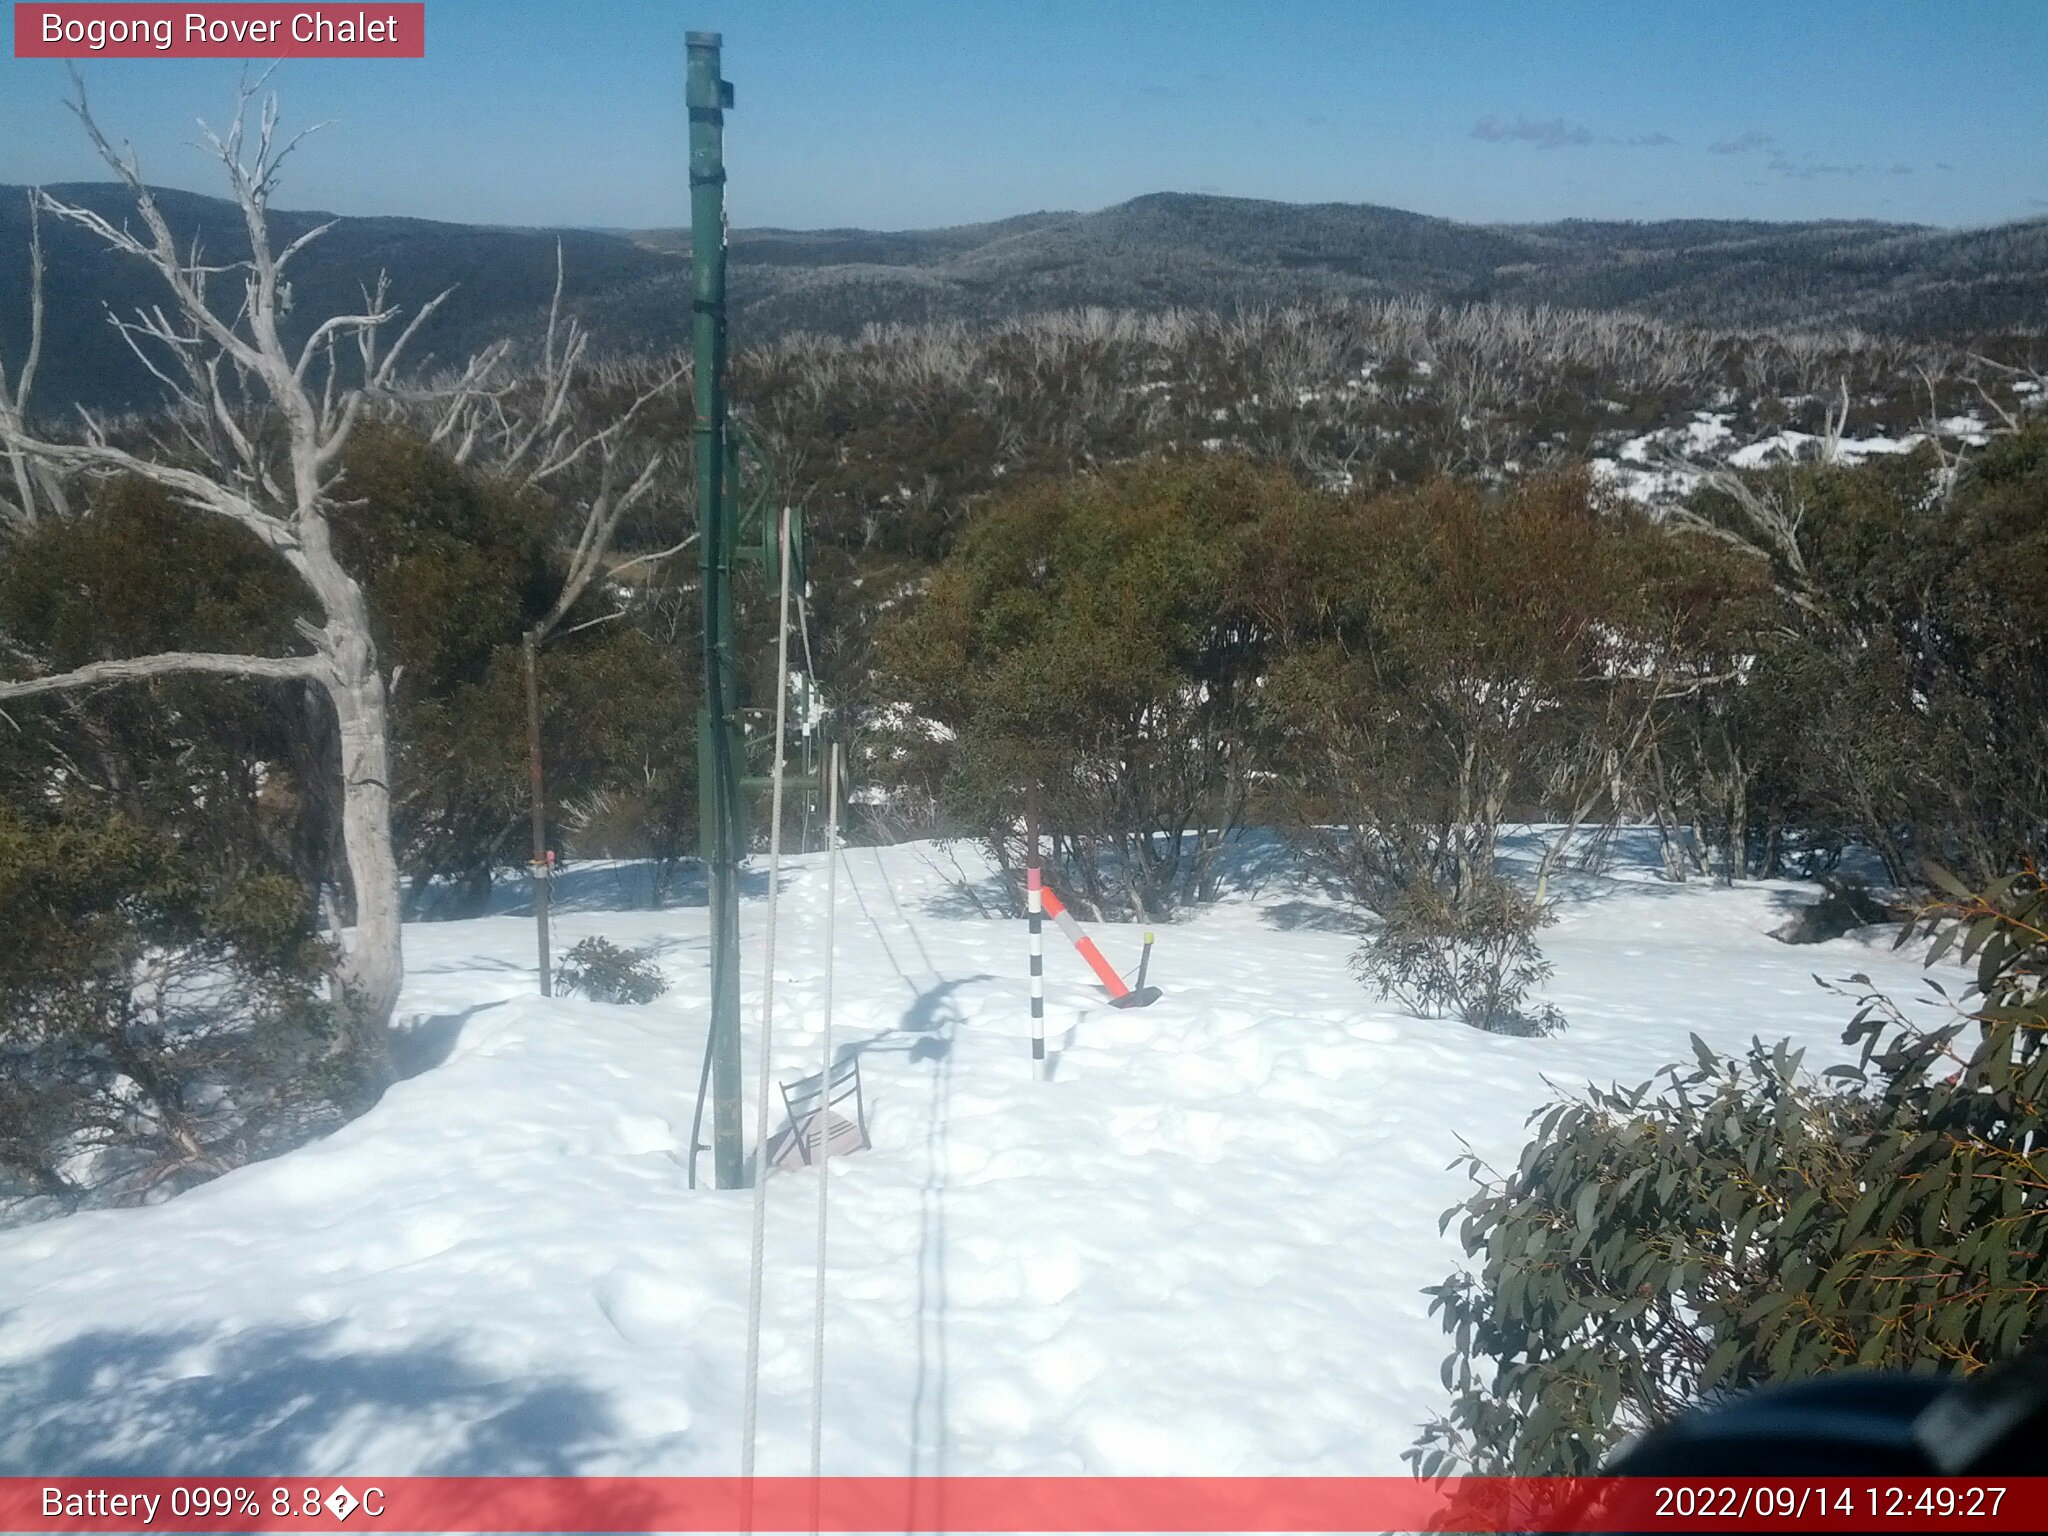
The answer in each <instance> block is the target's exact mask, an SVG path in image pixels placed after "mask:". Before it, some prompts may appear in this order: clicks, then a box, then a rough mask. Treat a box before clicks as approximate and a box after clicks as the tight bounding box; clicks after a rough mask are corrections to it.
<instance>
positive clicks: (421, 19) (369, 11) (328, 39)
mask: <svg viewBox="0 0 2048 1536" xmlns="http://www.w3.org/2000/svg"><path fill="white" fill-rule="evenodd" d="M426 55H427V8H426V6H425V5H424V4H419V3H414V4H394V5H386V4H380V3H376V0H372V3H370V4H362V3H357V4H354V5H219V4H212V5H206V4H202V5H120V4H111V5H110V4H96V5H78V4H63V5H20V4H17V5H16V6H15V7H14V56H15V57H16V58H17V59H286V58H304V59H423V58H425V57H426Z"/></svg>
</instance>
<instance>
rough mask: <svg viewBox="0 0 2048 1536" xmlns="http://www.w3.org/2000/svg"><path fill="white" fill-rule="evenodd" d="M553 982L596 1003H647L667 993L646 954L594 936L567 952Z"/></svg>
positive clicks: (642, 950) (663, 983) (658, 970)
mask: <svg viewBox="0 0 2048 1536" xmlns="http://www.w3.org/2000/svg"><path fill="white" fill-rule="evenodd" d="M556 980H557V981H558V982H560V984H561V988H562V990H563V991H564V992H580V993H582V994H583V995H584V996H585V997H587V998H589V999H590V1000H591V1001H592V1002H597V1003H651V1002H653V1001H654V1000H655V999H656V998H657V997H659V996H661V994H662V993H664V992H666V991H667V990H668V983H667V982H666V981H664V980H662V976H661V971H660V969H659V968H658V967H657V966H656V965H655V963H654V961H653V959H652V958H651V957H650V955H649V952H648V951H646V950H644V949H621V948H619V947H618V945H616V944H614V943H612V942H611V940H609V939H601V938H598V937H597V936H595V935H592V936H591V937H590V938H587V939H585V940H583V941H582V942H581V943H580V944H578V945H577V946H576V947H575V948H574V949H572V950H570V951H569V953H568V954H567V955H566V956H565V957H564V958H563V960H562V968H561V970H560V971H559V972H557V973H556Z"/></svg>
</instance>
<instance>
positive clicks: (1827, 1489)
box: [0, 1477, 2048, 1532]
mask: <svg viewBox="0 0 2048 1536" xmlns="http://www.w3.org/2000/svg"><path fill="white" fill-rule="evenodd" d="M0 1530H5V1531H11V1532H21V1531H122V1532H129V1531H132V1532H152V1531H223V1532H236V1531H353V1530H364V1531H391V1532H419V1531H561V1532H595V1531H622V1532H637V1531H650V1532H651V1531H689V1532H697V1531H777V1532H780V1531H813V1530H815V1531H834V1532H839V1531H846V1532H854V1531H861V1532H866V1531H931V1532H956V1531H957V1532H1011V1531H1018V1532H1022V1531H1044V1532H1079V1531H1106V1532H1123V1531H1192V1532H1220V1531H1243V1532H1267V1531H1276V1532H1277V1531H1287V1532H1296V1531H1361V1532H1364V1531H1475V1532H1495V1531H1542V1532H1566V1531H1586V1532H1615V1531H1674V1532H1679V1531H1728V1532H1749V1531H1873V1530H1883V1531H2041V1530H2048V1478H2042V1477H2021V1478H2005V1477H1974V1478H1947V1479H1928V1478H1875V1477H1865V1478H1849V1477H1779V1478H1727V1477H1719V1478H1585V1479H1577V1480H1567V1479H1552V1478H1484V1477H1475V1478H1449V1479H1445V1480H1442V1481H1439V1482H1421V1481H1418V1480H1416V1479H1413V1478H1406V1477H943V1478H915V1477H828V1478H824V1479H822V1480H820V1481H817V1482H813V1481H812V1480H811V1479H809V1478H802V1477H764V1478H757V1479H755V1480H753V1481H752V1482H747V1481H744V1480H742V1479H740V1478H736V1477H703V1478H692V1477H590V1478H574V1477H390V1478H378V1477H351V1478H331V1477H330V1478H183V1477H115V1478H85V1477H54V1478H44V1479H37V1478H26V1477H14V1478H0Z"/></svg>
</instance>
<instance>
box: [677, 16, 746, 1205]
mask: <svg viewBox="0 0 2048 1536" xmlns="http://www.w3.org/2000/svg"><path fill="white" fill-rule="evenodd" d="M687 41H688V49H689V91H688V100H689V106H690V280H691V296H690V309H691V317H690V321H691V323H690V333H691V343H692V350H693V355H694V366H695V386H696V449H697V527H698V541H697V542H698V549H699V551H700V556H701V559H702V561H703V588H702V591H703V601H704V704H703V707H702V708H701V709H699V711H698V713H697V787H698V794H697V806H698V818H699V821H700V826H699V829H698V831H699V840H700V846H701V848H702V851H703V856H704V868H705V873H706V876H707V882H708V885H709V894H710V907H711V913H710V915H711V1041H710V1052H709V1054H710V1062H711V1148H712V1161H713V1165H714V1167H715V1169H716V1172H717V1180H718V1187H719V1188H720V1189H737V1188H739V1187H740V1186H742V1185H743V1184H745V1183H746V1181H747V1157H746V1147H745V1143H744V1139H743V1137H742V1136H741V1132H740V945H739V861H740V853H741V850H742V848H743V847H744V839H743V833H742V830H741V824H740V743H739V720H738V717H737V711H738V708H739V675H738V666H737V659H736V657H735V656H734V654H733V623H732V571H733V544H734V532H735V526H734V525H735V522H736V518H735V512H736V508H735V507H734V506H733V505H732V504H731V501H730V498H729V496H728V490H729V487H728V486H727V484H726V479H725V472H726V462H727V460H726V441H725V427H726V410H725V109H726V108H728V107H730V106H731V105H732V86H731V85H729V84H728V83H727V82H726V81H725V79H724V78H723V77H722V75H721V73H720V57H719V55H720V49H721V38H720V36H719V34H718V33H716V32H692V33H690V34H689V35H688V39H687Z"/></svg>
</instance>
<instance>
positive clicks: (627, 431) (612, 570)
mask: <svg viewBox="0 0 2048 1536" xmlns="http://www.w3.org/2000/svg"><path fill="white" fill-rule="evenodd" d="M562 277H563V265H562V247H561V244H560V242H557V243H556V246H555V291H554V297H553V299H552V300H551V301H550V302H549V305H548V326H547V333H546V335H545V337H544V338H543V340H542V346H541V356H540V361H539V367H538V369H537V371H535V372H534V373H532V374H531V375H530V376H528V377H526V378H523V379H509V380H507V379H504V378H503V377H502V375H503V373H504V371H505V368H506V364H507V360H508V358H509V357H510V351H509V349H508V348H505V347H502V346H500V347H497V348H494V349H492V350H491V351H490V352H488V353H485V354H483V355H482V356H481V357H480V358H479V359H478V360H477V362H476V363H475V364H474V365H473V368H472V372H471V375H470V377H469V378H468V379H467V380H466V381H465V384H466V387H465V388H463V389H462V390H460V391H459V392H458V393H457V394H456V395H455V396H454V397H453V398H452V399H451V400H450V401H449V402H448V403H447V404H446V405H445V407H443V408H441V409H440V410H439V411H438V420H436V421H435V422H434V423H433V424H432V427H431V431H430V432H429V437H430V439H431V440H432V441H433V442H435V443H437V444H440V445H442V446H444V447H446V448H447V449H448V450H449V452H450V454H451V456H452V457H453V458H454V459H455V461H456V462H457V463H459V464H465V465H473V466H475V467H477V468H480V469H483V470H485V471H486V472H488V473H490V474H493V475H495V476H497V477H499V478H500V479H504V480H509V481H512V482H514V483H516V484H520V485H524V486H527V487H530V488H532V489H536V490H541V491H553V490H555V489H556V488H557V487H559V486H560V485H561V484H563V483H564V482H565V481H567V480H569V479H571V478H572V477H578V476H580V477H581V479H582V481H583V483H584V485H585V487H586V489H585V491H584V493H583V494H581V495H579V496H575V497H571V498H569V499H570V500H571V502H572V505H573V508H574V513H575V514H577V515H578V518H577V520H578V523H579V528H578V532H577V537H576V543H575V546H574V547H573V548H572V549H571V551H570V554H569V566H568V569H567V571H566V572H565V573H564V575H563V581H562V586H561V590H560V591H559V592H558V593H557V594H556V596H555V600H554V602H553V603H552V604H550V605H549V607H548V610H547V612H546V613H544V614H542V615H541V617H540V618H539V619H538V620H537V621H535V623H534V624H533V625H532V626H531V627H530V628H528V629H527V631H526V632H525V634H524V635H523V636H522V644H521V647H520V649H521V653H522V658H521V659H522V662H523V666H524V671H525V681H526V753H527V773H528V778H529V781H530V790H531V802H532V805H531V809H532V833H533V854H532V859H531V862H530V868H531V869H532V871H533V887H534V899H533V914H534V926H535V929H536V935H537V941H538V945H539V956H540V993H541V996H543V997H550V996H552V995H553V993H554V986H553V955H552V951H551V945H550V940H549V936H548V906H549V900H550V893H549V888H548V882H549V880H550V878H551V877H552V874H553V871H552V869H551V868H550V866H549V863H548V839H547V824H548V807H547V777H546V771H545V764H544V761H543V756H542V749H541V728H540V727H541V715H540V652H541V648H542V647H543V646H545V645H546V644H547V643H548V641H549V639H550V638H552V637H553V636H554V635H555V633H556V632H557V631H558V630H561V626H562V624H563V622H564V621H565V620H566V619H567V618H568V617H569V614H570V613H571V612H572V611H573V610H574V609H575V607H576V605H577V604H578V603H579V602H581V601H582V600H583V596H584V594H585V593H586V592H588V591H589V590H590V588H591V585H592V583H593V582H595V581H596V580H597V579H598V578H599V576H600V575H601V574H602V575H605V576H607V577H608V578H610V579H612V580H614V581H616V579H617V578H618V577H619V576H621V575H623V574H624V573H625V572H626V571H628V570H630V569H633V568H635V567H639V566H646V565H651V564H656V563H659V562H660V561H663V560H666V559H667V558H669V557H670V556H671V555H675V554H678V553H680V552H681V551H682V550H684V549H686V548H688V547H689V546H690V545H691V544H693V543H695V542H696V537H697V536H696V535H695V534H691V535H689V536H688V537H686V538H684V539H682V540H681V541H679V542H678V543H676V544H674V545H672V546H670V547H669V548H667V549H662V550H657V551H654V552H651V553H648V554H643V555H638V556H635V557H634V558H633V559H630V560H625V561H621V562H619V563H617V564H613V563H612V560H611V548H612V540H613V538H614V537H615V536H616V534H617V533H618V530H619V525H620V524H621V523H622V522H624V521H625V518H626V515H627V514H628V513H630V512H631V511H633V509H634V508H636V507H638V506H640V505H642V504H643V503H645V502H646V501H647V499H648V498H649V497H650V496H651V495H653V493H654V491H655V489H656V487H657V485H658V484H659V482H660V477H661V472H662V470H663V468H664V467H665V466H666V465H667V463H668V455H667V453H666V452H664V451H663V450H662V449H661V448H660V447H659V446H651V445H648V444H645V443H642V442H640V441H639V440H638V439H637V438H636V437H635V435H634V426H635V424H636V423H637V422H638V421H639V420H640V417H641V415H642V413H643V412H645V411H646V410H647V409H648V407H649V406H651V405H652V404H653V403H654V402H655V401H656V400H659V399H661V398H663V397H664V396H667V395H671V394H673V393H674V392H675V390H676V388H677V386H678V385H679V384H680V383H681V382H682V380H683V379H684V377H685V376H686V374H687V369H685V368H684V367H682V366H680V365H678V366H676V367H674V368H671V369H668V370H666V371H661V372H658V373H657V374H656V375H655V377H654V378H653V379H652V381H651V382H649V383H648V384H647V385H646V387H645V388H643V389H642V390H641V391H640V392H639V394H638V396H637V397H636V398H635V399H634V400H633V401H632V403H631V404H629V405H628V406H627V407H626V409H625V410H624V411H622V412H621V413H619V414H618V415H617V416H614V417H612V418H610V419H609V420H607V421H606V422H604V423H603V425H601V426H591V425H589V424H588V422H587V421H586V420H584V419H583V418H582V417H580V416H579V413H578V411H577V400H576V394H577V386H578V380H579V376H580V375H581V374H582V373H583V371H584V369H583V364H584V359H585V354H586V353H587V351H588V350H589V344H590V333H589V332H588V331H586V330H585V329H584V327H583V324H582V322H581V321H579V320H577V319H576V318H575V317H574V316H570V317H568V318H567V319H566V320H565V319H564V317H563V313H562ZM625 612H626V609H625V607H624V606H623V605H621V606H619V607H618V608H616V609H615V610H614V611H613V612H611V613H606V614H601V615H599V616H597V617H595V618H590V619H585V620H583V621H581V622H580V623H577V624H574V625H571V626H570V627H569V628H568V629H567V630H561V632H562V633H564V634H574V633H575V632H576V631H577V630H579V629H587V628H589V627H590V626H592V625H594V624H604V623H608V622H610V621H612V620H615V619H619V618H623V617H624V616H625Z"/></svg>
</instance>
